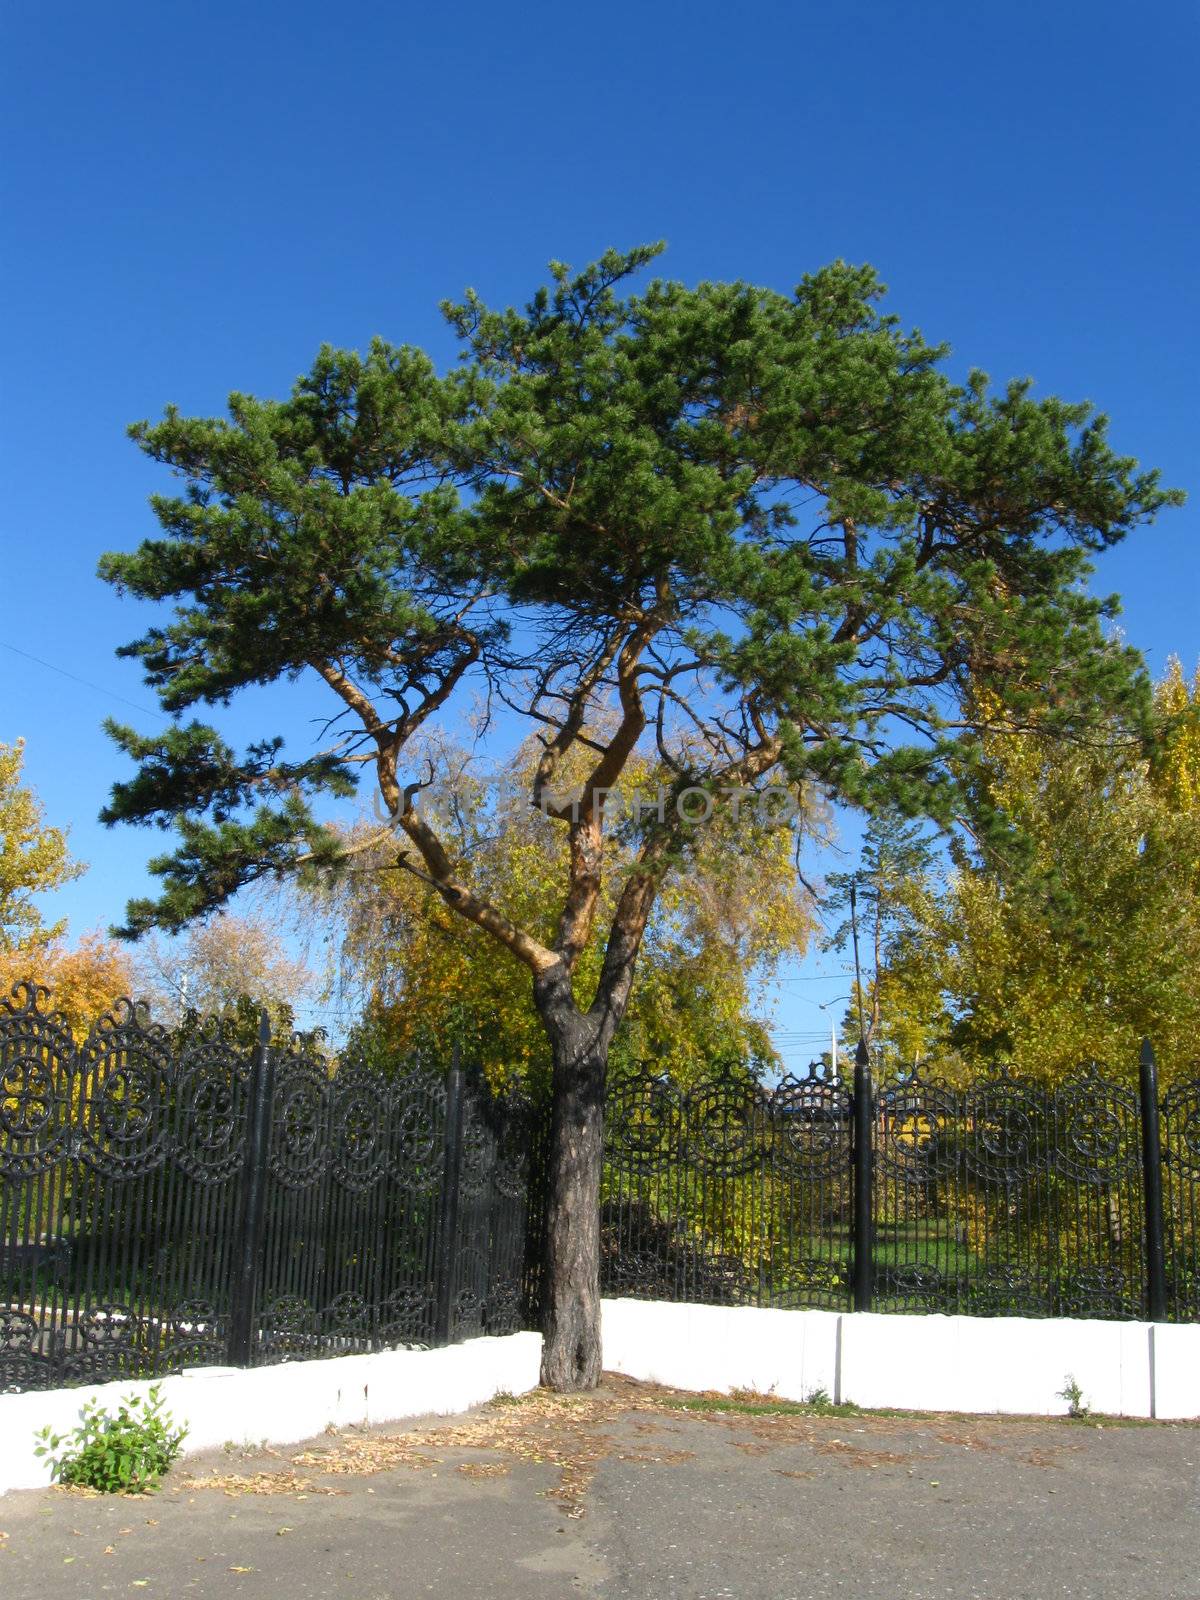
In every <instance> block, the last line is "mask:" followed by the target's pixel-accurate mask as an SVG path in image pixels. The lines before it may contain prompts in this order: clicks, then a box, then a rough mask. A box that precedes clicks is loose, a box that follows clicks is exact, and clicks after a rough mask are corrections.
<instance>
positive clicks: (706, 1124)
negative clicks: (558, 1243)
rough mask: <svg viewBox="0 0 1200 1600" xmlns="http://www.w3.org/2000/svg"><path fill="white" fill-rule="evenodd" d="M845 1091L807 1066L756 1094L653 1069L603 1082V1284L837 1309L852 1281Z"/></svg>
mask: <svg viewBox="0 0 1200 1600" xmlns="http://www.w3.org/2000/svg"><path fill="white" fill-rule="evenodd" d="M849 1108H850V1102H849V1096H848V1094H847V1093H846V1091H845V1089H844V1088H843V1087H842V1086H841V1085H840V1084H838V1083H832V1082H830V1081H829V1080H827V1079H825V1078H822V1077H821V1076H820V1074H819V1072H818V1071H817V1070H816V1069H814V1070H812V1071H810V1072H809V1073H808V1074H807V1075H805V1076H804V1077H803V1078H799V1079H797V1078H788V1079H785V1080H784V1081H783V1082H782V1083H781V1084H779V1085H778V1086H777V1087H776V1088H775V1089H773V1090H770V1091H765V1090H764V1089H763V1088H762V1086H761V1085H759V1084H758V1083H756V1082H755V1081H754V1079H753V1078H752V1077H750V1076H749V1075H748V1074H745V1073H742V1072H738V1071H736V1070H729V1071H726V1072H722V1073H718V1074H717V1075H715V1076H712V1077H708V1078H705V1079H703V1080H702V1081H700V1082H699V1083H696V1084H693V1085H691V1086H690V1087H689V1088H687V1089H686V1090H684V1089H681V1088H680V1087H679V1086H678V1085H676V1084H675V1083H673V1082H672V1080H671V1079H670V1077H669V1076H667V1075H666V1074H655V1073H652V1072H650V1071H643V1072H642V1073H640V1074H638V1075H636V1076H634V1077H631V1078H628V1079H625V1080H623V1081H620V1082H618V1083H616V1084H614V1085H613V1087H612V1089H611V1090H610V1093H609V1098H608V1107H607V1116H606V1136H605V1165H604V1178H603V1194H602V1208H601V1219H600V1230H601V1231H600V1237H601V1288H602V1290H603V1292H604V1293H606V1294H611V1295H626V1296H634V1297H638V1298H643V1299H665V1300H696V1301H706V1302H708V1303H710V1304H718V1305H776V1306H837V1307H840V1306H841V1305H842V1304H843V1303H844V1300H845V1293H846V1288H847V1285H848V1282H849V1276H848V1274H849V1248H850V1243H849V1231H848V1230H849V1207H850V1174H849V1162H848V1152H849V1148H850V1143H849V1141H850V1128H849Z"/></svg>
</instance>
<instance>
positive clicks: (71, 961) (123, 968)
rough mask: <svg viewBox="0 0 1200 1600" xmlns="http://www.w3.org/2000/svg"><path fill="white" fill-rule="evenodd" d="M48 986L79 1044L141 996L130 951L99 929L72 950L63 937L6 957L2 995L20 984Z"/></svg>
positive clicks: (0, 973) (1, 964)
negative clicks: (107, 1015) (124, 1001)
mask: <svg viewBox="0 0 1200 1600" xmlns="http://www.w3.org/2000/svg"><path fill="white" fill-rule="evenodd" d="M21 981H25V982H27V983H35V984H44V985H45V987H46V988H48V989H49V990H50V993H51V996H52V998H53V1003H54V1009H55V1010H56V1011H61V1012H62V1013H63V1014H64V1015H65V1016H66V1018H67V1021H68V1022H69V1023H70V1026H71V1032H72V1034H73V1036H74V1038H75V1041H76V1043H78V1042H79V1041H81V1040H82V1039H85V1038H86V1037H87V1035H88V1032H89V1031H90V1029H91V1028H92V1027H93V1026H94V1025H95V1024H96V1023H97V1022H99V1020H100V1018H101V1017H102V1016H104V1014H105V1013H106V1012H109V1011H111V1010H112V1009H113V1007H114V1006H115V1005H116V1003H117V1001H118V1000H122V999H125V998H126V997H129V996H132V995H134V994H136V992H137V977H136V974H135V970H134V963H133V959H132V957H131V956H130V953H129V950H128V947H127V946H125V945H123V944H119V943H118V942H117V941H116V940H115V939H109V938H106V937H105V936H104V934H102V933H101V932H99V930H96V931H94V932H92V933H85V934H84V935H83V936H82V938H81V939H80V940H79V942H78V943H77V944H75V945H70V944H68V943H67V942H66V940H65V939H63V938H58V939H56V940H55V941H54V943H52V944H45V945H38V946H37V947H36V948H35V949H32V950H25V951H16V952H7V953H5V954H3V955H0V996H3V995H4V994H7V993H8V992H9V991H10V990H11V989H12V987H13V985H14V984H16V983H20V982H21Z"/></svg>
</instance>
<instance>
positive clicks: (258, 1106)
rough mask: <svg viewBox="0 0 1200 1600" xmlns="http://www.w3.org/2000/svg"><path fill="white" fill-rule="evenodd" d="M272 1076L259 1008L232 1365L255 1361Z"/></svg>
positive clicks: (267, 1026)
mask: <svg viewBox="0 0 1200 1600" xmlns="http://www.w3.org/2000/svg"><path fill="white" fill-rule="evenodd" d="M273 1077H274V1058H273V1056H272V1053H271V1021H270V1018H269V1017H268V1016H267V1013H266V1011H265V1010H264V1011H260V1012H259V1018H258V1045H257V1047H256V1049H255V1051H254V1060H253V1063H252V1065H251V1068H250V1103H249V1107H248V1113H247V1114H248V1122H247V1137H246V1160H245V1163H244V1165H243V1167H242V1217H241V1227H240V1230H239V1234H238V1248H237V1254H236V1256H235V1257H234V1262H233V1282H232V1285H231V1290H232V1292H231V1295H230V1311H229V1362H230V1365H231V1366H235V1367H248V1366H250V1365H252V1363H253V1361H254V1316H255V1311H256V1309H257V1301H258V1279H259V1270H260V1267H261V1264H262V1245H263V1223H264V1221H265V1218H266V1195H267V1157H268V1154H269V1151H270V1144H271V1097H272V1087H273V1084H272V1080H273Z"/></svg>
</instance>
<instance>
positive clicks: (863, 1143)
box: [853, 1039, 875, 1311]
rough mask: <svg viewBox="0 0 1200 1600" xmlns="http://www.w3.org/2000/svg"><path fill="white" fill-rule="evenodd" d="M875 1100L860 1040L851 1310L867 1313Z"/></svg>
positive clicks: (871, 1285) (856, 1065) (856, 1076)
mask: <svg viewBox="0 0 1200 1600" xmlns="http://www.w3.org/2000/svg"><path fill="white" fill-rule="evenodd" d="M874 1113H875V1099H874V1091H873V1089H872V1085H871V1058H870V1056H869V1055H868V1053H867V1046H866V1043H865V1041H864V1040H862V1039H860V1040H859V1041H858V1048H857V1050H855V1052H854V1281H853V1290H854V1309H855V1311H870V1309H871V1300H872V1297H873V1293H874V1276H875V1274H874V1263H873V1261H872V1253H871V1246H872V1237H871V1235H872V1220H871V1212H872V1203H871V1182H872V1177H873V1166H874V1151H873V1148H872V1145H873V1139H872V1133H873V1124H874V1120H875V1116H874Z"/></svg>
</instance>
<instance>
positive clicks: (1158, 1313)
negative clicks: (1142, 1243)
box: [1139, 1039, 1167, 1322]
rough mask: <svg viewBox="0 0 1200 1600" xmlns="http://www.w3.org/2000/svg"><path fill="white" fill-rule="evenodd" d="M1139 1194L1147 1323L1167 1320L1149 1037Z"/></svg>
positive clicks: (1155, 1087)
mask: <svg viewBox="0 0 1200 1600" xmlns="http://www.w3.org/2000/svg"><path fill="white" fill-rule="evenodd" d="M1139 1079H1140V1088H1141V1099H1142V1106H1141V1110H1142V1197H1143V1199H1144V1201H1145V1208H1146V1310H1147V1313H1148V1315H1149V1318H1150V1321H1151V1322H1165V1321H1166V1320H1167V1274H1166V1265H1165V1261H1164V1244H1163V1191H1162V1131H1161V1129H1160V1126H1159V1111H1158V1066H1157V1063H1156V1062H1155V1060H1154V1049H1153V1046H1152V1045H1151V1043H1150V1041H1149V1039H1143V1040H1142V1056H1141V1072H1140V1075H1139Z"/></svg>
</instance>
